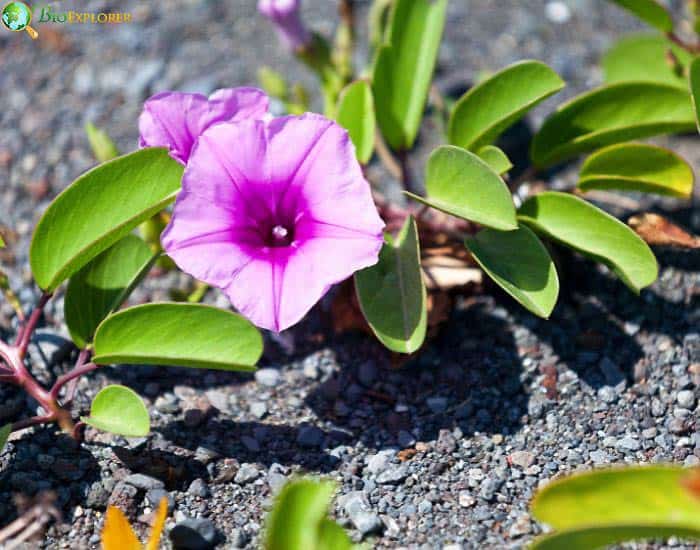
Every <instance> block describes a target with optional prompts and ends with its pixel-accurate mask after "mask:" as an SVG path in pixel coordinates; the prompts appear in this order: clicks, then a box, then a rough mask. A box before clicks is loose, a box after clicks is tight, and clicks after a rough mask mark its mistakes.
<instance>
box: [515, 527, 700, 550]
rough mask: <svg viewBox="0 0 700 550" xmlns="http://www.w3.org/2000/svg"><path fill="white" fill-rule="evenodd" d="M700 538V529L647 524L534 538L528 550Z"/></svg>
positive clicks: (570, 549) (585, 548) (589, 549)
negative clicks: (675, 538)
mask: <svg viewBox="0 0 700 550" xmlns="http://www.w3.org/2000/svg"><path fill="white" fill-rule="evenodd" d="M669 537H679V538H682V539H700V529H685V528H682V527H663V526H654V527H649V526H646V525H618V526H614V527H581V528H579V529H569V530H566V531H561V532H559V533H553V534H551V535H545V536H544V537H540V538H538V539H535V541H534V542H533V543H532V545H531V546H530V547H529V550H562V548H565V549H566V550H594V549H596V548H606V547H608V546H610V545H612V544H616V543H621V542H627V541H638V540H642V539H667V538H669Z"/></svg>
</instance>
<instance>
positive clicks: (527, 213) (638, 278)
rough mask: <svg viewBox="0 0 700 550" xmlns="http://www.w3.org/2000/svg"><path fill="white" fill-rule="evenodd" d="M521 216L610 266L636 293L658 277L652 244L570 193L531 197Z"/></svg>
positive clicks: (545, 233)
mask: <svg viewBox="0 0 700 550" xmlns="http://www.w3.org/2000/svg"><path fill="white" fill-rule="evenodd" d="M518 219H519V220H521V221H523V222H524V223H526V224H527V225H529V226H530V227H532V229H534V230H535V231H536V232H537V233H540V234H542V235H545V236H547V237H549V238H551V239H553V240H555V241H557V242H559V243H561V244H563V245H566V246H568V247H571V248H573V249H574V250H577V251H578V252H580V253H581V254H584V255H585V256H588V257H590V258H593V259H594V260H596V261H599V262H601V263H603V264H605V265H607V266H608V267H610V268H611V269H612V270H613V271H614V272H615V273H616V274H617V276H618V277H620V279H622V281H623V282H624V283H625V284H626V285H627V286H628V287H629V288H630V289H632V290H633V291H634V292H637V293H639V291H640V290H641V289H642V288H644V287H645V286H648V285H650V284H651V283H653V282H654V281H655V280H656V277H657V276H658V271H659V268H658V265H657V263H656V258H655V257H654V254H653V252H652V251H651V249H650V248H649V246H648V245H647V244H646V243H645V242H644V241H643V240H642V239H640V238H639V236H638V235H637V234H636V233H635V232H634V231H632V230H631V229H630V228H629V227H627V226H626V225H625V224H624V223H622V222H620V221H619V220H617V219H615V218H613V217H612V216H611V215H610V214H607V213H606V212H603V211H602V210H600V209H599V208H596V207H595V206H593V205H592V204H590V203H588V202H586V201H584V200H582V199H579V198H578V197H575V196H574V195H570V194H568V193H559V192H555V191H547V192H545V193H540V194H539V195H535V196H534V197H531V198H529V199H528V200H527V201H525V203H523V205H522V206H521V207H520V209H519V210H518Z"/></svg>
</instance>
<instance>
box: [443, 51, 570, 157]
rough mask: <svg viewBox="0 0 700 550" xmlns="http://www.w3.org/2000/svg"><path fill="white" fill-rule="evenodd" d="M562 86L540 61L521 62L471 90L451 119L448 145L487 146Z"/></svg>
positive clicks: (554, 74)
mask: <svg viewBox="0 0 700 550" xmlns="http://www.w3.org/2000/svg"><path fill="white" fill-rule="evenodd" d="M564 86H565V84H564V81H563V80H562V79H561V78H559V75H558V74H557V73H555V72H554V71H553V70H552V69H550V68H549V67H547V65H545V64H544V63H540V62H539V61H520V62H518V63H515V64H513V65H510V66H508V67H506V68H505V69H503V70H501V71H499V72H497V73H496V74H494V75H493V76H491V77H489V78H487V79H486V80H484V81H483V82H481V83H479V84H477V85H476V86H474V87H473V88H472V89H471V90H469V91H468V92H467V93H466V94H464V95H463V96H462V97H461V99H460V100H459V101H458V102H457V104H456V105H455V107H454V110H453V111H452V115H451V116H450V124H449V130H448V136H449V141H450V143H451V144H452V145H459V146H460V147H464V148H465V149H470V150H474V151H476V150H478V149H480V148H481V147H483V146H484V145H490V144H491V143H493V142H494V141H496V138H498V136H499V135H501V133H503V132H504V131H505V130H506V129H507V128H508V127H510V126H512V125H513V124H515V123H516V122H517V121H518V120H520V119H521V118H522V117H523V116H524V115H525V113H527V111H529V110H530V109H532V108H533V107H534V106H535V105H537V104H538V103H540V102H541V101H544V100H545V99H547V98H548V97H549V96H551V95H552V94H555V93H556V92H558V91H559V90H561V89H562V88H563V87H564Z"/></svg>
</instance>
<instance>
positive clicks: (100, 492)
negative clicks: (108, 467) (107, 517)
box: [85, 481, 109, 509]
mask: <svg viewBox="0 0 700 550" xmlns="http://www.w3.org/2000/svg"><path fill="white" fill-rule="evenodd" d="M108 501H109V491H107V489H105V487H104V486H103V485H102V483H101V482H99V481H95V482H94V483H92V484H91V485H90V489H88V494H87V497H86V499H85V505H86V506H87V507H88V508H96V509H100V508H104V507H106V506H107V502H108Z"/></svg>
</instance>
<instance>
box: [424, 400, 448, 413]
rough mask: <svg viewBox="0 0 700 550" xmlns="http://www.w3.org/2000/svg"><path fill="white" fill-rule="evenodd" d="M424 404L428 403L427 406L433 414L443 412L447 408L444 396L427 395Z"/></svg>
mask: <svg viewBox="0 0 700 550" xmlns="http://www.w3.org/2000/svg"><path fill="white" fill-rule="evenodd" d="M425 404H426V405H428V408H429V409H430V410H431V411H432V412H433V413H435V414H439V413H443V412H445V410H447V398H446V397H439V396H436V397H429V398H428V399H426V400H425Z"/></svg>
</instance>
